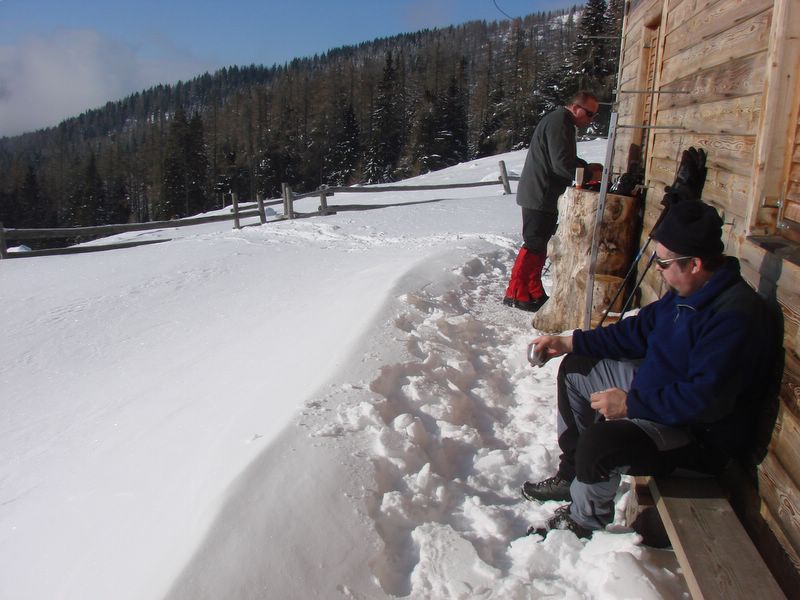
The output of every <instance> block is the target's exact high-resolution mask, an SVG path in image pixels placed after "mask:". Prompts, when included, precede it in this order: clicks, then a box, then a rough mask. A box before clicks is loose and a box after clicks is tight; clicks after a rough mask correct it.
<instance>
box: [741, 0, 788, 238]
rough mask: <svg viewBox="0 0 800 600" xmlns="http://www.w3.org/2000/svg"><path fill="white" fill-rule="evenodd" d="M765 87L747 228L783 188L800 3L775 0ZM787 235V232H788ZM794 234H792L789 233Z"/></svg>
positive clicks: (758, 219)
mask: <svg viewBox="0 0 800 600" xmlns="http://www.w3.org/2000/svg"><path fill="white" fill-rule="evenodd" d="M772 12H773V13H774V18H773V19H772V27H771V30H770V45H769V53H768V56H767V61H766V65H767V70H766V78H765V85H764V104H763V106H764V108H763V111H762V116H763V120H762V124H761V131H760V134H759V142H758V146H757V148H756V160H755V165H756V169H755V171H754V173H753V177H752V182H751V191H750V197H751V198H753V204H752V206H751V213H750V215H749V217H748V222H749V224H750V225H754V224H756V223H758V222H759V221H760V219H761V211H760V207H761V206H764V205H772V206H774V205H775V204H776V203H777V202H778V200H779V199H780V195H781V192H782V188H783V183H784V176H785V171H784V167H785V164H786V155H787V154H788V153H790V152H791V151H792V147H793V145H794V136H795V132H794V131H792V125H793V124H794V123H796V121H797V119H798V117H800V113H798V108H799V107H798V104H799V103H798V98H797V90H798V86H797V65H798V64H800V2H797V0H775V4H774V8H773V11H772ZM787 233H789V230H787ZM792 235H794V233H792Z"/></svg>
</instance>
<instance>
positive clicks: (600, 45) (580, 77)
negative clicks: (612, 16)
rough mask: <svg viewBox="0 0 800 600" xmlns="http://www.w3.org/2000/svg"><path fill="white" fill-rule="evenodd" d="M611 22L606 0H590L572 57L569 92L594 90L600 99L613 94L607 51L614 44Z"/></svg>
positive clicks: (568, 84)
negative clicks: (610, 38)
mask: <svg viewBox="0 0 800 600" xmlns="http://www.w3.org/2000/svg"><path fill="white" fill-rule="evenodd" d="M609 35H610V24H609V21H608V14H607V5H606V2H605V0H587V2H586V4H585V6H584V8H583V13H582V14H581V18H580V20H579V21H578V32H577V37H576V39H575V45H574V46H573V50H572V60H571V65H570V71H569V76H568V79H567V87H568V95H571V94H573V93H575V92H576V91H578V90H579V89H588V90H592V91H593V92H594V93H595V94H597V96H598V97H599V98H600V99H601V100H607V99H609V97H610V92H611V88H610V81H609V75H612V74H613V72H614V71H613V69H611V68H610V67H611V65H609V62H608V59H607V56H608V50H609V48H611V47H612V46H613V44H611V43H610V40H609V39H608V37H609Z"/></svg>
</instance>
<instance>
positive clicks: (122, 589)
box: [0, 140, 688, 600]
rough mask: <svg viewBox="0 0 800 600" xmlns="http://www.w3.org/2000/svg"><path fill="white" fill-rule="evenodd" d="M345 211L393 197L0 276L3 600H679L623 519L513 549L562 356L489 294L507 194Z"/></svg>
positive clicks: (414, 197)
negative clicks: (534, 345) (543, 348)
mask: <svg viewBox="0 0 800 600" xmlns="http://www.w3.org/2000/svg"><path fill="white" fill-rule="evenodd" d="M604 151H605V142H604V141H602V140H601V141H595V142H586V143H582V144H580V149H579V153H580V154H581V155H582V156H584V157H585V158H587V159H589V160H592V161H597V162H602V157H603V154H604ZM524 156H525V153H524V151H522V152H514V153H510V154H507V155H504V156H498V157H492V158H490V159H482V160H477V161H472V162H469V163H465V164H462V165H459V166H456V167H453V168H450V169H446V170H444V171H440V172H437V173H432V174H429V175H426V176H422V177H418V178H415V179H414V180H410V181H409V182H408V183H446V182H466V181H480V180H485V179H493V178H496V177H497V173H498V167H497V163H498V160H499V159H504V160H505V161H506V163H507V165H508V167H509V170H510V171H511V172H516V173H519V171H520V170H521V168H522V163H523V161H524ZM317 202H318V200H317V199H315V198H312V199H306V200H302V201H300V202H298V206H297V210H298V211H301V212H302V211H309V212H310V211H313V210H315V209H316V204H317ZM329 202H330V204H331V206H332V207H334V208H335V206H336V205H340V206H341V205H348V204H350V205H373V206H375V205H380V206H382V208H375V209H374V210H340V211H339V212H338V213H337V214H336V215H332V216H326V217H318V216H317V217H312V218H305V219H298V220H295V221H282V222H277V223H268V224H266V225H263V226H261V225H258V224H257V221H256V220H253V219H251V220H249V221H246V222H245V224H247V227H245V228H243V229H241V230H238V231H236V230H232V229H231V222H224V223H217V224H209V225H201V226H194V227H187V228H181V229H173V230H163V231H160V232H147V233H142V232H138V233H131V234H125V235H119V236H115V239H121V240H128V239H148V238H156V237H164V238H172V241H171V242H167V243H163V244H156V245H150V246H142V247H138V248H131V249H126V250H115V251H108V252H101V253H92V254H79V255H72V256H53V257H38V258H26V259H21V260H8V261H2V262H0V331H1V332H2V333H1V334H0V411H1V413H2V421H0V423H1V425H0V427H2V435H0V455H1V456H2V457H3V460H2V464H0V598H3V599H4V600H5V599H13V600H17V599H19V600H22V599H30V600H50V599H64V600H66V599H75V600H87V599H88V600H94V599H97V600H105V599H112V598H113V599H115V600H128V599H130V600H141V599H157V598H170V599H180V600H189V599H192V600H195V599H202V598H207V599H223V598H224V599H251V598H269V599H272V598H275V599H294V598H297V599H306V598H325V599H329V598H332V599H335V598H351V599H373V598H386V597H392V596H399V597H411V598H434V599H435V598H503V599H512V600H513V599H522V598H543V597H552V598H614V599H617V598H677V597H681V596H686V597H688V594H687V592H686V589H685V587H684V584H683V582H682V579H681V578H680V576H679V575H678V571H677V564H676V562H675V559H674V555H673V554H672V553H671V552H668V551H656V550H652V549H648V548H646V547H643V546H641V545H640V543H639V538H638V536H637V535H636V534H635V533H632V532H625V530H620V527H616V528H615V529H614V531H613V532H602V533H597V534H595V536H594V537H593V539H592V540H590V541H582V540H578V539H577V538H576V537H575V536H573V535H572V534H571V533H569V532H554V533H552V534H551V535H549V536H548V537H547V539H546V540H544V541H542V539H541V538H540V537H539V536H530V537H526V536H525V531H526V528H527V526H528V525H529V524H531V523H534V522H540V521H542V520H544V519H545V518H546V517H547V516H549V515H550V514H551V513H552V511H553V510H554V508H555V507H556V504H555V503H547V504H544V505H537V504H535V503H530V502H525V501H523V500H522V499H521V497H520V495H519V491H518V490H519V487H520V485H521V484H522V482H523V481H524V480H526V479H539V478H542V477H546V476H549V475H551V474H552V472H553V471H554V468H555V466H556V462H557V458H558V448H557V445H556V439H555V430H554V422H555V401H554V396H555V385H554V374H555V370H556V368H557V364H556V362H555V361H554V362H553V363H551V364H548V365H546V367H544V368H542V369H534V368H532V367H530V366H529V365H528V364H527V361H526V360H525V356H524V352H525V347H526V345H527V342H528V341H529V340H530V339H531V338H532V337H533V336H534V332H533V331H532V329H531V327H530V315H529V314H527V313H523V312H521V311H516V310H512V309H509V308H506V307H503V306H502V305H501V304H500V299H501V297H502V295H503V292H504V289H505V284H506V281H507V278H508V274H509V270H510V267H511V264H512V262H513V258H514V255H515V253H516V249H517V247H518V245H519V243H520V235H519V229H520V216H519V209H518V207H517V205H516V204H515V202H514V197H513V196H504V195H503V194H502V187H501V186H499V185H498V186H497V187H483V188H470V189H458V190H448V191H436V192H402V193H383V194H364V193H361V194H337V195H336V196H333V197H331V198H329ZM387 204H389V205H396V206H388V207H383V206H384V205H387ZM362 208H366V206H363V207H362ZM624 502H625V496H624V495H621V496H620V501H619V506H620V508H621V507H622V505H623V504H624Z"/></svg>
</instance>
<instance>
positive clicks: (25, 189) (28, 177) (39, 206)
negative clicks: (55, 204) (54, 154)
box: [7, 165, 55, 228]
mask: <svg viewBox="0 0 800 600" xmlns="http://www.w3.org/2000/svg"><path fill="white" fill-rule="evenodd" d="M14 195H15V197H16V198H17V202H18V206H17V209H18V211H19V212H18V215H17V223H16V225H15V227H31V228H37V227H39V228H41V227H49V226H51V225H54V224H55V215H54V214H53V211H52V210H51V209H50V206H49V203H48V202H47V199H46V198H45V197H44V192H43V190H42V189H41V187H40V186H39V180H38V178H37V176H36V170H35V169H34V167H33V165H28V168H27V169H26V171H25V177H24V179H23V181H22V183H21V185H20V186H19V187H18V188H17V190H16V192H15V194H14ZM7 226H8V225H7Z"/></svg>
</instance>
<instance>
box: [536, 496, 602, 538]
mask: <svg viewBox="0 0 800 600" xmlns="http://www.w3.org/2000/svg"><path fill="white" fill-rule="evenodd" d="M570 506H572V505H571V504H565V505H564V506H559V507H558V508H557V509H556V512H555V513H553V516H552V517H550V518H549V519H547V521H545V524H544V526H543V527H536V526H535V525H531V526H530V527H528V535H532V534H534V533H538V534H539V535H540V536H542V537H547V534H548V533H550V532H551V531H553V530H554V529H560V530H562V531H571V532H572V533H574V534H575V535H576V536H578V537H579V538H583V539H588V538H590V537H592V533H593V530H591V529H588V528H586V527H584V526H582V525H578V524H577V523H576V522H575V521H573V520H572V516H571V515H570V514H569V509H570Z"/></svg>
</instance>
